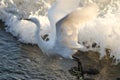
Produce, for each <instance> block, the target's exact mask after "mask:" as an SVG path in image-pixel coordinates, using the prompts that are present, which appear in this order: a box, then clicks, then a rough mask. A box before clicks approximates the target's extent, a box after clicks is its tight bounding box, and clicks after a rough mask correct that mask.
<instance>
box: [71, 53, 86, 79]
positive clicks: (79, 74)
mask: <svg viewBox="0 0 120 80" xmlns="http://www.w3.org/2000/svg"><path fill="white" fill-rule="evenodd" d="M72 57H73V60H74V61H77V63H78V76H77V79H78V80H80V79H81V78H82V79H84V73H83V67H82V64H81V61H80V59H79V58H78V57H76V56H74V55H73V56H72Z"/></svg>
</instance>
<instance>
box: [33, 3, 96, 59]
mask: <svg viewBox="0 0 120 80" xmlns="http://www.w3.org/2000/svg"><path fill="white" fill-rule="evenodd" d="M95 6H96V5H94V6H93V4H92V7H91V5H89V6H87V7H84V8H83V9H81V8H77V9H76V10H74V11H72V12H71V13H70V14H68V15H67V16H66V17H64V18H63V19H61V20H59V21H58V22H57V23H56V27H55V29H56V31H55V32H51V33H49V34H47V38H48V40H47V41H46V40H44V39H42V38H41V37H39V35H38V34H39V33H40V31H41V29H40V22H39V21H38V19H36V18H31V21H32V22H34V23H35V24H36V26H37V31H36V40H37V43H38V45H39V47H40V48H41V50H42V51H43V52H44V53H47V54H56V55H60V56H62V57H65V58H72V55H73V54H74V53H75V52H76V51H77V50H80V49H81V50H82V49H83V48H85V47H84V46H82V45H81V44H79V43H78V32H79V27H81V25H82V24H84V23H85V22H87V21H89V20H91V19H92V18H93V16H91V14H90V15H89V13H88V12H87V9H90V10H92V12H96V14H97V8H94V7H95ZM84 12H86V14H84ZM94 16H95V15H94ZM83 17H84V18H83ZM81 19H83V20H81ZM50 22H51V21H50ZM52 27H53V26H51V28H52ZM53 33H54V34H53ZM51 40H54V44H53V43H51Z"/></svg>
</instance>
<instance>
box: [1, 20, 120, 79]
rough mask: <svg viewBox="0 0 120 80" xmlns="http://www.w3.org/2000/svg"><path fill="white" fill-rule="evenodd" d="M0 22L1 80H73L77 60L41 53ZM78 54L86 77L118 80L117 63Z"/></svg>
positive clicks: (118, 67)
mask: <svg viewBox="0 0 120 80" xmlns="http://www.w3.org/2000/svg"><path fill="white" fill-rule="evenodd" d="M4 28H5V27H4V24H3V23H2V22H0V80H75V79H76V77H75V76H76V75H77V74H76V73H75V71H77V70H76V66H77V63H76V62H74V61H72V60H66V59H61V58H58V57H57V58H56V57H51V56H50V57H49V56H46V55H43V53H42V52H41V50H40V49H39V48H38V47H37V45H30V44H22V43H20V42H19V41H17V39H16V38H14V37H13V36H12V35H11V34H9V33H7V32H5V30H4ZM79 53H80V54H79V55H78V56H79V57H80V60H81V62H82V65H83V69H84V76H85V78H86V80H120V64H117V65H112V61H113V59H112V58H109V57H104V58H102V60H99V54H98V53H96V52H91V51H89V52H87V53H81V52H79Z"/></svg>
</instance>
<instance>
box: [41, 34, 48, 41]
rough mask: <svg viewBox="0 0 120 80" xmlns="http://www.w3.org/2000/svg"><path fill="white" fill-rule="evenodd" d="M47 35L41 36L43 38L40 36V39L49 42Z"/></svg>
mask: <svg viewBox="0 0 120 80" xmlns="http://www.w3.org/2000/svg"><path fill="white" fill-rule="evenodd" d="M48 36H49V35H48V34H45V35H43V36H41V37H42V39H43V40H44V41H49V37H48Z"/></svg>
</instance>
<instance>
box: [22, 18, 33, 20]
mask: <svg viewBox="0 0 120 80" xmlns="http://www.w3.org/2000/svg"><path fill="white" fill-rule="evenodd" d="M22 20H27V21H30V20H31V19H29V18H25V19H23V18H22Z"/></svg>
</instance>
